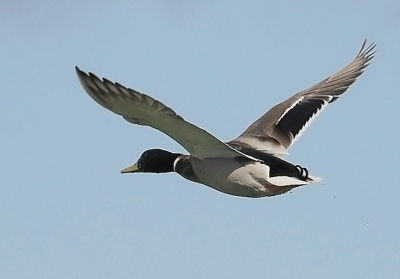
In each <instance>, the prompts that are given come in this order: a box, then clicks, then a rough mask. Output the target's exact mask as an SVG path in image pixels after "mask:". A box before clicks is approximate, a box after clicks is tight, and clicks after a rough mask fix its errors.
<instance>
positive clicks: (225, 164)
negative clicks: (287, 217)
mask: <svg viewBox="0 0 400 279" xmlns="http://www.w3.org/2000/svg"><path fill="white" fill-rule="evenodd" d="M191 162H192V167H193V170H194V172H195V173H196V175H197V176H198V177H199V179H200V181H201V182H202V183H203V184H205V185H207V186H209V187H211V188H214V189H216V190H218V191H221V192H223V193H226V194H230V195H235V196H243V197H265V196H270V195H271V193H269V191H268V189H267V188H266V187H265V184H266V180H267V178H268V175H269V167H268V166H267V165H265V164H261V163H258V162H253V161H248V160H240V161H239V160H235V159H232V158H207V159H203V160H200V159H197V158H192V160H191ZM264 181H265V183H263V182H264Z"/></svg>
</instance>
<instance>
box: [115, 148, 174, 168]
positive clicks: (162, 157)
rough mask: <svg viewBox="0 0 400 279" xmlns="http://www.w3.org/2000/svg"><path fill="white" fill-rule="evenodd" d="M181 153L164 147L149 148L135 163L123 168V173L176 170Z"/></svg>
mask: <svg viewBox="0 0 400 279" xmlns="http://www.w3.org/2000/svg"><path fill="white" fill-rule="evenodd" d="M180 155H181V154H178V153H172V152H169V151H166V150H162V149H149V150H146V151H145V152H143V154H142V156H140V158H139V160H138V161H137V162H136V163H135V164H134V165H132V166H130V167H127V168H125V169H123V170H122V171H121V173H134V172H151V173H162V172H172V171H174V162H175V160H176V158H178V157H179V156H180Z"/></svg>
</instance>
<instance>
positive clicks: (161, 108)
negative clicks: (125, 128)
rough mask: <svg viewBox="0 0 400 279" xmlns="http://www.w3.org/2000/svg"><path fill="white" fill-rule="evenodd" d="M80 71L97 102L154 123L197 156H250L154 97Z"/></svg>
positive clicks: (136, 120) (143, 122)
mask: <svg viewBox="0 0 400 279" xmlns="http://www.w3.org/2000/svg"><path fill="white" fill-rule="evenodd" d="M76 73H77V74H78V77H79V80H80V82H81V84H82V86H83V88H84V89H85V91H86V92H87V93H88V94H89V95H90V97H92V98H93V99H94V100H95V101H96V102H97V103H99V104H100V105H102V106H103V107H105V108H107V109H109V110H111V111H112V112H114V113H116V114H119V115H121V116H123V117H124V118H125V119H126V120H127V121H129V122H131V123H134V124H139V125H145V126H150V127H153V128H155V129H157V130H159V131H161V132H163V133H164V134H166V135H168V136H170V137H171V138H173V139H174V140H175V141H177V142H178V143H179V144H180V145H182V146H183V147H184V148H185V149H186V150H187V151H188V152H189V153H190V154H191V155H193V156H195V157H197V158H200V159H203V158H209V157H237V156H246V155H244V154H243V153H241V152H239V151H236V150H235V149H233V148H232V147H230V146H229V145H227V144H226V143H223V142H221V141H220V140H219V139H217V138H216V137H214V136H213V135H211V134H210V133H208V132H207V131H205V130H203V129H201V128H199V127H197V126H195V125H193V124H191V123H189V122H187V121H185V120H184V119H183V118H182V117H181V116H179V115H177V114H176V113H175V112H174V111H173V110H172V109H170V108H169V107H167V106H165V105H164V104H163V103H161V102H159V101H157V100H155V99H153V98H151V97H150V96H147V95H145V94H142V93H139V92H137V91H135V90H132V89H129V88H126V87H124V86H122V85H120V84H119V83H112V82H110V81H109V80H107V79H103V80H100V79H99V78H97V77H96V76H95V75H94V74H92V73H89V74H86V73H84V72H82V71H81V70H79V69H78V67H76ZM246 157H248V156H246Z"/></svg>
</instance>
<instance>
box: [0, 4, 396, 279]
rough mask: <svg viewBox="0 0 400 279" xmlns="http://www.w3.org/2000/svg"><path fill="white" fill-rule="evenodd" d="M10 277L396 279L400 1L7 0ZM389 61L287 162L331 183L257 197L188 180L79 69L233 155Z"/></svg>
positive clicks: (0, 142) (4, 199) (6, 253)
mask: <svg viewBox="0 0 400 279" xmlns="http://www.w3.org/2000/svg"><path fill="white" fill-rule="evenodd" d="M0 35H1V43H0V73H1V77H0V79H1V97H2V104H1V109H0V113H1V115H0V128H1V137H0V152H1V153H0V154H1V156H0V169H1V170H0V278H30V279H32V278H51V279H70V278H74V279H76V278H78V279H79V278H86V279H87V278H193V279H194V278H231V279H232V278H325V279H329V278H342V279H343V278H387V279H389V278H398V276H399V274H400V240H399V231H400V220H399V212H400V203H399V198H400V179H399V175H398V174H399V167H400V164H399V163H398V158H399V156H400V151H399V147H400V144H399V137H400V128H399V111H398V104H399V101H400V97H399V96H400V94H399V88H400V76H399V69H398V68H399V66H398V65H399V64H400V55H399V45H400V4H399V2H398V1H394V0H393V1H389V0H379V1H377V0H376V1H375V0H372V1H349V0H346V1H344V0H338V1H307V0H306V1H293V0H292V1H285V0H281V1H257V0H250V1H211V0H204V1H183V0H169V1H162V0H158V1H156V0H146V1H128V0H116V1H88V0H80V1H76V0H73V1H50V0H42V1H40V0H38V1H28V0H19V1H0ZM365 38H367V39H368V40H369V42H376V43H377V48H376V50H377V54H376V56H375V58H374V59H373V60H372V63H371V65H370V66H369V67H368V68H367V70H366V72H365V73H364V74H363V75H362V76H361V77H360V79H359V80H358V81H357V82H356V83H355V85H354V86H352V87H351V88H350V90H349V91H348V92H347V93H346V94H345V95H344V96H343V97H342V98H341V99H340V100H339V101H337V102H335V103H334V104H333V105H331V106H329V107H328V108H327V109H326V110H325V111H324V113H323V114H322V115H320V116H319V118H318V119H316V121H315V122H314V123H313V125H311V127H310V128H309V129H308V130H307V132H306V133H305V134H304V135H303V136H302V138H301V139H300V140H298V141H297V142H296V144H295V145H294V147H292V149H290V155H289V156H287V157H285V158H286V159H287V160H290V161H291V162H293V163H296V164H301V165H302V166H304V167H307V168H308V169H309V171H310V173H311V174H313V175H317V176H321V177H323V178H324V180H323V181H322V183H319V184H316V185H312V186H306V187H300V188H298V189H295V190H293V191H292V192H291V193H288V194H285V195H282V196H277V197H272V198H261V199H249V198H240V197H233V196H229V195H225V194H222V193H220V192H217V191H215V190H213V189H211V188H208V187H206V186H203V185H200V184H195V183H192V182H190V181H186V180H184V179H183V178H181V177H180V176H179V175H177V174H163V175H155V174H135V175H133V174H131V175H121V174H120V170H121V169H122V168H124V167H126V166H128V165H131V164H132V163H134V162H135V161H136V160H137V159H138V157H139V156H140V155H141V153H142V152H143V151H144V150H146V149H149V148H163V149H167V150H171V151H174V152H184V150H183V148H182V147H180V146H179V145H178V144H177V143H175V142H174V141H173V140H171V139H170V138H168V137H166V136H165V135H164V134H162V133H160V132H158V131H156V130H153V129H151V128H148V127H142V126H135V125H132V124H130V123H128V122H126V121H124V120H123V119H122V118H121V117H119V116H117V115H115V114H113V113H111V112H109V111H107V110H106V109H104V108H102V107H101V106H99V105H98V104H97V103H95V102H94V101H93V100H92V99H91V98H90V97H89V96H88V95H87V94H86V93H85V92H84V90H83V89H82V87H81V86H80V84H79V82H78V79H77V76H76V74H75V69H74V67H75V66H76V65H77V66H79V67H80V68H81V69H82V70H84V71H91V72H93V73H95V74H96V75H98V76H99V77H106V78H108V79H110V80H112V81H118V82H120V83H121V84H123V85H125V86H128V87H131V88H134V89H136V90H138V91H141V92H143V93H146V94H148V95H150V96H152V97H154V98H156V99H158V100H161V101H162V102H163V103H165V104H166V105H168V106H170V107H171V108H173V109H174V110H175V111H176V112H178V113H179V114H180V115H182V116H183V117H184V118H185V119H186V120H188V121H191V122H192V123H194V124H196V125H198V126H200V127H202V128H205V129H207V131H209V132H211V133H212V134H214V135H215V136H217V137H218V138H220V139H221V140H224V141H229V140H231V139H233V138H235V137H236V136H238V135H239V134H240V133H241V132H242V131H243V130H244V129H245V128H246V127H247V126H248V125H250V124H251V123H252V122H253V121H255V120H256V119H257V118H258V117H259V116H261V115H262V114H263V113H264V112H266V111H267V110H268V109H269V108H271V107H272V106H273V105H275V104H277V103H278V102H281V101H283V100H284V99H286V98H287V97H289V96H291V95H292V94H294V93H296V92H298V91H301V90H303V89H305V88H307V87H309V86H311V85H313V84H315V83H316V82H319V81H320V80H322V79H323V78H325V77H327V76H329V75H331V74H333V73H335V72H336V71H338V70H340V69H341V68H342V67H344V66H345V65H347V63H349V62H350V61H351V60H352V59H353V58H354V57H355V56H356V55H357V53H358V51H359V49H360V47H361V45H362V42H363V40H364V39H365Z"/></svg>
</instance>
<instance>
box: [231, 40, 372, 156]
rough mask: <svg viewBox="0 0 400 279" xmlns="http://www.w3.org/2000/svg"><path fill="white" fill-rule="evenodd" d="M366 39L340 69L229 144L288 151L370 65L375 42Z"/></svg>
mask: <svg viewBox="0 0 400 279" xmlns="http://www.w3.org/2000/svg"><path fill="white" fill-rule="evenodd" d="M366 42H367V41H366V40H365V41H364V43H363V45H362V47H361V50H360V51H359V53H358V55H357V56H356V58H355V59H354V60H353V61H352V62H351V63H350V64H348V65H347V66H346V67H344V68H343V69H342V70H340V71H339V72H337V73H336V74H334V75H332V76H330V77H328V78H326V79H324V80H323V81H321V82H319V83H317V84H315V85H314V86H311V87H309V88H307V89H306V90H304V91H301V92H299V93H297V94H295V95H294V96H292V97H290V98H289V99H287V100H286V101H284V102H282V103H280V104H278V105H276V106H274V107H273V108H272V109H270V110H269V111H268V112H267V113H265V114H264V115H263V116H261V117H260V118H259V119H258V120H257V121H255V122H254V123H253V124H251V125H250V126H249V127H248V128H247V129H246V130H245V131H244V132H243V133H242V134H241V135H240V136H239V137H238V138H236V139H234V140H233V141H231V142H229V144H232V145H240V144H241V145H244V146H247V147H252V148H255V149H258V150H260V151H263V152H265V153H269V154H275V155H283V154H285V153H287V152H286V151H287V150H288V149H289V148H290V147H291V146H292V144H293V143H294V141H295V140H297V139H298V138H299V137H300V135H301V134H302V133H303V132H304V131H305V130H306V128H307V127H308V126H309V125H310V123H311V122H312V121H313V120H314V119H315V117H316V116H317V115H318V114H319V113H320V112H321V111H322V110H323V109H324V108H325V107H326V106H327V105H328V104H329V103H332V102H334V101H336V100H337V99H338V98H339V96H340V95H341V94H343V93H344V92H346V91H347V89H348V88H349V86H350V85H352V84H353V83H354V82H355V80H356V78H357V77H358V76H360V75H361V74H362V73H363V71H364V69H365V68H366V67H367V66H368V65H369V61H370V60H371V59H372V58H373V57H374V54H375V52H374V51H373V50H374V48H375V44H374V43H373V44H371V45H369V46H368V47H365V46H366ZM271 142H272V143H274V144H272V145H271ZM277 142H278V143H279V144H276V143H277Z"/></svg>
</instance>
